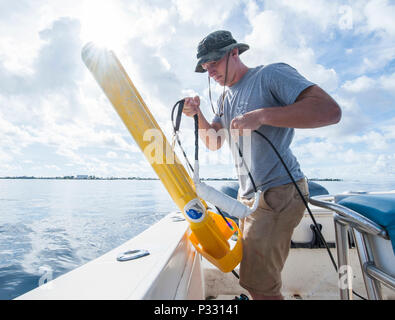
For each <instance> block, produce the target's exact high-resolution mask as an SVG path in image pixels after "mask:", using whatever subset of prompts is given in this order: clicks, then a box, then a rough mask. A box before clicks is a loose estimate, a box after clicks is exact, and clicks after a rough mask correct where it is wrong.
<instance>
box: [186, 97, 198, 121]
mask: <svg viewBox="0 0 395 320" xmlns="http://www.w3.org/2000/svg"><path fill="white" fill-rule="evenodd" d="M182 112H183V113H184V114H185V115H186V116H188V117H193V116H194V115H195V114H198V113H199V112H200V98H199V96H196V97H194V98H192V97H188V98H185V102H184V109H183V111H182Z"/></svg>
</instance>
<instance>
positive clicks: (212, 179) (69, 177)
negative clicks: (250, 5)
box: [0, 176, 344, 181]
mask: <svg viewBox="0 0 395 320" xmlns="http://www.w3.org/2000/svg"><path fill="white" fill-rule="evenodd" d="M0 179H1V180H159V178H143V177H128V178H123V177H107V178H102V177H95V176H84V177H78V176H77V177H76V176H64V177H34V176H31V177H28V176H21V177H0ZM202 180H205V181H237V179H235V178H202ZM309 181H344V180H343V179H337V178H312V179H309Z"/></svg>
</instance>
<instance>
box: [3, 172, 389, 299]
mask: <svg viewBox="0 0 395 320" xmlns="http://www.w3.org/2000/svg"><path fill="white" fill-rule="evenodd" d="M319 183H320V184H321V185H323V186H324V187H325V188H327V189H328V191H329V192H330V193H332V194H333V193H341V192H344V191H350V190H352V191H361V190H364V191H385V190H394V189H395V183H361V182H358V181H323V182H319ZM209 184H211V185H213V186H214V187H216V188H218V189H219V188H220V187H221V185H224V184H226V182H224V181H210V182H209ZM176 210H178V209H177V207H176V206H175V204H174V203H173V201H172V200H171V198H170V196H169V195H168V194H167V192H166V190H165V189H164V187H163V186H162V184H161V182H160V181H156V180H154V181H153V180H0V299H3V300H4V299H13V298H15V297H17V296H19V295H21V294H23V293H25V292H28V291H30V290H32V289H34V288H36V287H38V286H39V284H40V281H41V280H42V278H43V276H44V275H46V276H48V275H49V276H50V277H51V278H56V277H58V276H59V275H62V274H64V273H66V272H68V271H70V270H72V269H75V268H76V267H78V266H80V265H82V264H84V263H86V262H88V261H90V260H92V259H95V258H97V257H99V256H100V255H102V254H104V253H106V252H108V251H110V250H111V249H113V248H115V247H117V246H119V245H121V244H122V243H124V242H125V241H127V240H129V239H131V238H132V237H134V236H136V235H138V234H139V233H141V232H142V231H144V230H145V229H147V228H148V227H149V226H151V225H153V224H154V223H155V222H157V221H159V220H160V219H161V218H163V217H164V216H165V215H167V214H168V213H170V212H172V211H176Z"/></svg>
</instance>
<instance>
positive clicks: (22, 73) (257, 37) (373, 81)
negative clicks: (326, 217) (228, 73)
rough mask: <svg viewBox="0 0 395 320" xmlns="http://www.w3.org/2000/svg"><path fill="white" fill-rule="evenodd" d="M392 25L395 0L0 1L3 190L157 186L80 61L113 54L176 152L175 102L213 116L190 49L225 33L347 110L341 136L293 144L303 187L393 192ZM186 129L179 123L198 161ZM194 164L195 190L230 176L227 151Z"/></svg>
mask: <svg viewBox="0 0 395 320" xmlns="http://www.w3.org/2000/svg"><path fill="white" fill-rule="evenodd" d="M394 17H395V1H392V0H391V1H390V0H358V1H338V0H334V1H324V0H293V1H286V0H268V1H255V0H226V1H222V0H218V1H212V0H210V1H209V0H200V1H196V0H156V1H154V0H149V1H147V0H128V1H127V0H111V1H105V0H68V1H59V0H58V1H56V0H18V1H10V0H0V177H4V176H37V177H39V176H46V177H56V176H66V175H94V176H97V177H133V176H141V177H155V174H154V172H153V170H152V169H151V167H150V165H149V164H148V162H147V161H146V159H145V158H144V156H143V154H142V153H141V151H140V150H139V149H138V147H137V145H136V144H135V142H134V141H133V139H132V137H131V136H130V134H129V133H128V131H127V130H126V128H125V126H124V125H123V123H122V122H121V120H120V118H119V117H118V115H117V114H116V112H115V111H114V109H113V107H112V106H111V104H110V103H109V101H108V99H107V98H106V96H105V95H104V94H103V92H102V91H101V89H100V88H99V86H98V85H97V83H96V82H95V81H94V79H93V77H92V75H91V74H90V73H89V71H88V70H87V68H86V67H85V65H84V64H83V62H82V60H81V49H82V47H83V46H84V44H86V43H87V42H90V41H93V42H96V43H100V44H103V45H106V46H107V47H108V48H110V49H111V50H113V51H114V52H115V53H116V55H117V56H118V58H119V59H120V61H121V63H122V64H123V66H124V67H125V69H126V71H127V73H128V74H129V76H130V78H131V80H132V81H133V83H134V84H135V86H136V87H137V89H138V90H139V92H140V94H141V95H142V97H143V99H144V101H145V102H146V104H147V105H148V107H149V108H150V110H151V112H152V114H153V115H154V117H155V118H156V120H157V121H158V123H159V124H160V126H161V127H162V129H163V130H164V132H165V134H166V136H167V138H168V139H169V140H170V141H171V136H172V130H171V122H170V111H171V108H172V106H173V105H174V103H175V102H176V101H178V100H180V99H181V98H183V97H186V96H194V95H199V96H200V98H201V103H202V105H201V108H202V111H203V113H204V114H205V116H206V117H207V118H208V119H211V118H212V117H213V114H212V111H211V107H210V106H209V100H208V81H207V75H206V74H199V73H195V72H194V68H195V64H196V48H197V45H198V43H199V41H200V40H201V39H202V38H203V37H205V36H206V35H207V34H209V33H210V32H212V31H215V30H221V29H222V30H229V31H231V32H232V34H233V36H234V38H235V39H236V40H237V41H238V42H243V43H247V44H248V45H249V46H250V50H248V51H246V52H245V53H243V54H242V55H241V59H242V61H243V62H244V63H245V64H246V65H247V66H249V67H254V66H258V65H267V64H270V63H275V62H285V63H288V64H290V65H291V66H293V67H295V68H296V69H297V70H298V71H299V73H301V74H302V75H303V76H305V77H306V78H307V79H309V80H310V81H313V82H314V83H316V84H317V85H319V86H320V87H321V88H323V89H324V90H325V91H326V92H328V93H329V94H330V95H331V96H332V97H333V98H334V99H335V100H336V101H337V102H338V104H339V105H340V107H341V109H342V119H341V121H340V123H338V124H336V125H332V126H328V127H323V128H319V129H297V130H296V131H295V138H294V141H293V144H292V146H291V148H292V151H293V152H294V154H295V155H296V156H297V158H298V160H299V163H300V165H301V168H302V170H303V172H304V173H305V174H306V176H307V177H309V178H340V179H353V180H356V179H357V180H358V179H360V180H366V181H372V180H373V181H384V180H385V181H387V180H391V181H395V22H394ZM212 83H213V82H212ZM212 90H213V101H216V100H217V98H218V96H219V95H220V94H221V91H222V89H221V88H220V87H219V86H217V85H212ZM192 127H193V121H192V120H191V119H190V118H184V119H183V123H182V126H181V132H180V138H181V141H182V143H183V146H184V147H185V149H186V151H187V153H188V155H189V157H190V158H191V159H192V157H193V150H194V141H193V132H192V130H191V128H192ZM177 152H178V151H177ZM178 154H179V153H178ZM200 159H201V172H200V175H201V177H211V178H220V177H235V175H236V173H235V170H234V166H233V161H232V156H231V154H230V152H229V150H228V149H227V147H226V146H225V147H223V148H222V149H220V150H219V151H216V152H213V151H207V150H205V149H204V147H203V146H201V148H200Z"/></svg>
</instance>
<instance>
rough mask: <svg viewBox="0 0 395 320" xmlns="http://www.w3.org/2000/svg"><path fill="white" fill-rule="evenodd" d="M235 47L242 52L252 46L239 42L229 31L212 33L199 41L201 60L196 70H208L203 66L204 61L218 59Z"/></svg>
mask: <svg viewBox="0 0 395 320" xmlns="http://www.w3.org/2000/svg"><path fill="white" fill-rule="evenodd" d="M233 48H238V49H239V54H242V53H243V52H244V51H246V50H248V49H249V48H250V47H249V46H248V45H247V44H244V43H237V41H236V40H235V39H233V36H232V34H231V33H230V32H229V31H225V30H219V31H215V32H212V33H210V34H209V35H208V36H207V37H205V38H204V39H203V40H202V41H201V42H200V43H199V46H198V53H197V56H196V57H197V58H198V59H199V60H198V63H197V65H196V68H195V72H206V70H204V69H203V67H202V64H203V63H206V62H209V61H218V60H220V59H221V58H222V57H223V56H224V55H225V54H226V53H228V52H229V51H230V50H232V49H233Z"/></svg>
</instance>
